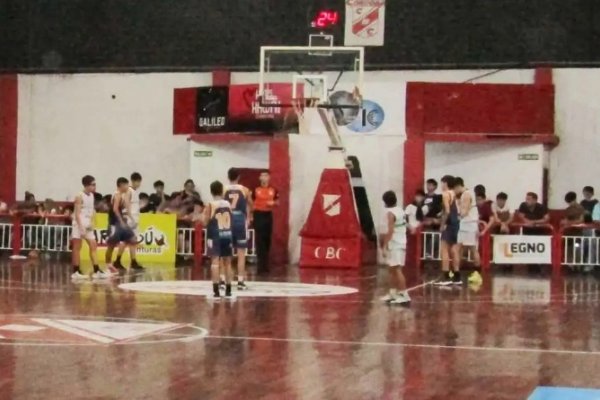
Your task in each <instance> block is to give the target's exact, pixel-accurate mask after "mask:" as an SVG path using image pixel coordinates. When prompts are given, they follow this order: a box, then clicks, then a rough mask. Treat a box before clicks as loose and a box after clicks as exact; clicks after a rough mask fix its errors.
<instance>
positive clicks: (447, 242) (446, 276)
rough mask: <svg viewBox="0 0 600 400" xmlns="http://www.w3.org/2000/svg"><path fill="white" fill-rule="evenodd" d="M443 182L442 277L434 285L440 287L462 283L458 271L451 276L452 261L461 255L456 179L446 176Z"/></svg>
mask: <svg viewBox="0 0 600 400" xmlns="http://www.w3.org/2000/svg"><path fill="white" fill-rule="evenodd" d="M441 181H442V217H441V225H440V230H441V232H442V235H441V236H442V242H441V246H440V251H441V257H442V277H441V278H440V279H439V280H438V281H437V282H435V283H434V284H435V285H438V286H449V285H452V284H460V283H462V280H461V278H460V273H459V272H458V271H456V273H454V274H453V275H450V260H451V259H455V258H457V257H458V255H459V247H458V230H459V227H460V226H459V217H458V208H457V205H456V196H455V194H454V191H453V190H452V189H453V188H454V177H453V176H450V175H446V176H444V177H443V178H442V180H441ZM454 265H456V264H454Z"/></svg>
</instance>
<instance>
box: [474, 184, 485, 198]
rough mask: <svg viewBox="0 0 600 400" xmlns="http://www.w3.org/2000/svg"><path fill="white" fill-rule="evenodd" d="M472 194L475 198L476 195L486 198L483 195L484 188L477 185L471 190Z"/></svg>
mask: <svg viewBox="0 0 600 400" xmlns="http://www.w3.org/2000/svg"><path fill="white" fill-rule="evenodd" d="M473 193H475V196H477V195H481V196H483V197H486V196H485V194H486V192H485V186H483V185H481V184H479V185H475V187H474V188H473Z"/></svg>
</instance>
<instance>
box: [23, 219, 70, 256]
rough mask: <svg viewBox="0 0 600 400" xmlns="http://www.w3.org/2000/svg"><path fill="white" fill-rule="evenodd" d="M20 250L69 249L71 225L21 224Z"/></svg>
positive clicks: (65, 250) (56, 250)
mask: <svg viewBox="0 0 600 400" xmlns="http://www.w3.org/2000/svg"><path fill="white" fill-rule="evenodd" d="M22 229H23V231H22V232H23V233H22V235H21V249H22V250H40V251H48V252H68V251H71V229H72V228H71V225H35V224H23V225H22Z"/></svg>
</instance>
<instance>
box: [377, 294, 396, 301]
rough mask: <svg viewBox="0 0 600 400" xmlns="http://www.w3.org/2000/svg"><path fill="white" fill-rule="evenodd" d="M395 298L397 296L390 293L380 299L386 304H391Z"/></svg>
mask: <svg viewBox="0 0 600 400" xmlns="http://www.w3.org/2000/svg"><path fill="white" fill-rule="evenodd" d="M395 298H396V296H394V295H393V294H391V293H388V294H386V295H385V296H382V297H380V298H379V300H381V301H383V302H384V303H389V302H390V301H392V300H394V299H395Z"/></svg>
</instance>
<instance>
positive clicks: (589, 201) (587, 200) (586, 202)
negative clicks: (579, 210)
mask: <svg viewBox="0 0 600 400" xmlns="http://www.w3.org/2000/svg"><path fill="white" fill-rule="evenodd" d="M596 204H598V200H596V199H595V198H594V188H593V187H591V186H585V187H584V188H583V200H581V206H582V207H583V208H584V209H585V217H584V218H585V222H587V223H589V222H592V213H593V212H594V207H596Z"/></svg>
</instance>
